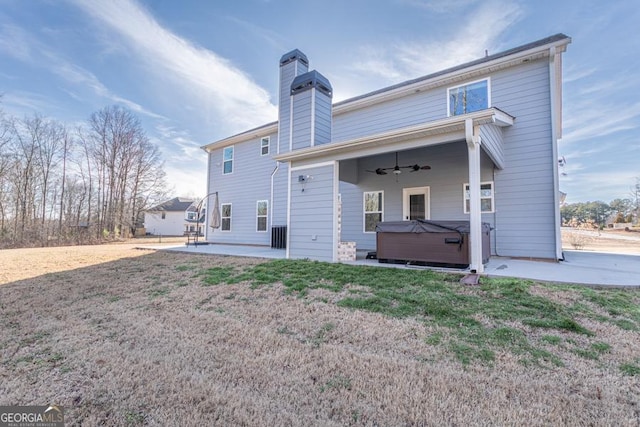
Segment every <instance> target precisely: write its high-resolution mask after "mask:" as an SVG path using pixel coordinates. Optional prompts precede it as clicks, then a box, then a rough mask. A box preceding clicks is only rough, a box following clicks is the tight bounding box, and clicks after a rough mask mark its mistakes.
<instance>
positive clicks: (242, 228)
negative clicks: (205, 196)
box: [207, 134, 277, 245]
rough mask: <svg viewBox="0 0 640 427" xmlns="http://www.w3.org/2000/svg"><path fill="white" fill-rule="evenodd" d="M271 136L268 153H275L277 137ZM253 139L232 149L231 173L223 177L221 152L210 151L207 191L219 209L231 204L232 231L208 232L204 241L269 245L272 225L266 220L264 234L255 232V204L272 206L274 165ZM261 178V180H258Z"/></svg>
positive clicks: (256, 139)
mask: <svg viewBox="0 0 640 427" xmlns="http://www.w3.org/2000/svg"><path fill="white" fill-rule="evenodd" d="M262 136H270V147H269V150H270V151H271V150H275V144H276V141H277V138H276V135H275V134H272V135H262ZM262 136H260V137H256V138H254V139H251V140H249V141H245V142H242V143H238V144H235V145H234V150H233V173H231V174H227V175H223V174H222V152H223V149H217V150H213V151H212V152H211V153H210V154H209V156H211V161H210V162H209V164H210V168H211V169H210V171H209V186H208V191H209V192H213V191H217V192H218V200H219V202H220V205H222V204H224V203H231V231H229V232H223V231H221V230H220V229H216V230H215V231H213V232H212V230H211V229H210V228H209V229H208V230H207V233H208V234H207V240H208V241H210V242H216V243H244V244H255V245H269V244H270V242H271V233H270V232H269V231H270V230H271V224H270V222H269V217H267V232H258V231H256V221H257V219H256V202H257V201H258V200H267V201H269V207H268V208H269V210H270V209H271V208H272V206H271V205H272V203H271V200H270V199H271V180H270V179H269V178H270V176H271V173H272V172H273V170H274V168H275V166H276V162H275V161H274V160H273V159H272V158H271V156H261V154H260V149H261V145H260V140H261V137H262ZM257 177H260V178H257Z"/></svg>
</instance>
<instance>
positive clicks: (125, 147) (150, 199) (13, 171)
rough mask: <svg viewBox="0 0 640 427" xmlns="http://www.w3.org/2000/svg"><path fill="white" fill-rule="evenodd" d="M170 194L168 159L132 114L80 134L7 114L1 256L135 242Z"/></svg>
mask: <svg viewBox="0 0 640 427" xmlns="http://www.w3.org/2000/svg"><path fill="white" fill-rule="evenodd" d="M165 188H166V181H165V173H164V171H163V162H162V158H161V155H160V152H159V150H158V148H157V147H156V146H155V145H153V144H152V143H151V142H150V141H149V138H148V137H147V136H146V134H145V132H144V130H143V128H142V125H141V124H140V121H139V120H138V118H137V117H136V116H135V115H134V114H133V113H132V112H131V111H129V110H127V109H126V108H123V107H120V106H109V107H105V108H103V109H101V110H99V111H96V112H94V113H93V114H91V116H90V118H89V119H88V120H87V122H86V124H82V125H80V126H78V127H76V128H74V129H70V128H68V127H67V126H65V125H64V124H63V123H61V122H59V121H56V120H52V119H48V118H44V117H41V116H40V115H37V114H36V115H33V116H31V117H25V118H23V119H19V118H16V117H13V116H8V115H6V114H3V113H2V111H0V248H2V247H4V248H7V247H23V246H50V245H51V246H55V245H61V244H70V243H74V244H83V243H93V242H99V241H102V240H105V239H114V238H120V237H128V236H131V235H132V234H134V233H135V230H136V229H137V228H138V227H141V223H142V218H143V216H142V212H143V211H144V210H145V209H146V208H148V207H149V206H150V205H151V204H155V203H157V202H158V201H159V200H161V199H162V198H163V197H165Z"/></svg>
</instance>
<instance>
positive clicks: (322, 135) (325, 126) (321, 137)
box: [314, 89, 332, 145]
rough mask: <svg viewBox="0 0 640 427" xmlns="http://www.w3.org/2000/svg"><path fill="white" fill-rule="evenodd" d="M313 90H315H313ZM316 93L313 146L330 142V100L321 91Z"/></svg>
mask: <svg viewBox="0 0 640 427" xmlns="http://www.w3.org/2000/svg"><path fill="white" fill-rule="evenodd" d="M314 90H315V89H314ZM315 92H316V96H315V98H316V103H315V104H316V106H315V129H314V132H315V141H314V144H315V145H322V144H328V143H330V142H331V122H332V120H331V98H330V97H328V96H327V95H325V94H324V93H323V92H322V91H319V90H315Z"/></svg>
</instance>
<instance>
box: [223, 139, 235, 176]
mask: <svg viewBox="0 0 640 427" xmlns="http://www.w3.org/2000/svg"><path fill="white" fill-rule="evenodd" d="M235 147H236V146H235V145H229V146H228V147H224V148H223V149H222V175H232V174H233V170H234V169H235V166H234V163H235V157H236V148H235ZM228 149H231V159H229V160H225V159H224V152H225V151H227V150H228ZM226 162H231V172H226V173H225V171H224V164H225V163H226Z"/></svg>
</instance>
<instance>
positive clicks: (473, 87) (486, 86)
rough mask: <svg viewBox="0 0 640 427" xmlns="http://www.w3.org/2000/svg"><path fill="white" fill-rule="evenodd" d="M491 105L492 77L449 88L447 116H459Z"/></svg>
mask: <svg viewBox="0 0 640 427" xmlns="http://www.w3.org/2000/svg"><path fill="white" fill-rule="evenodd" d="M490 106H491V78H489V77H487V78H486V79H480V80H474V81H471V82H467V83H465V84H463V85H458V86H452V87H450V88H447V117H451V116H459V115H461V114H467V113H472V112H474V111H480V110H485V109H487V108H489V107H490Z"/></svg>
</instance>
